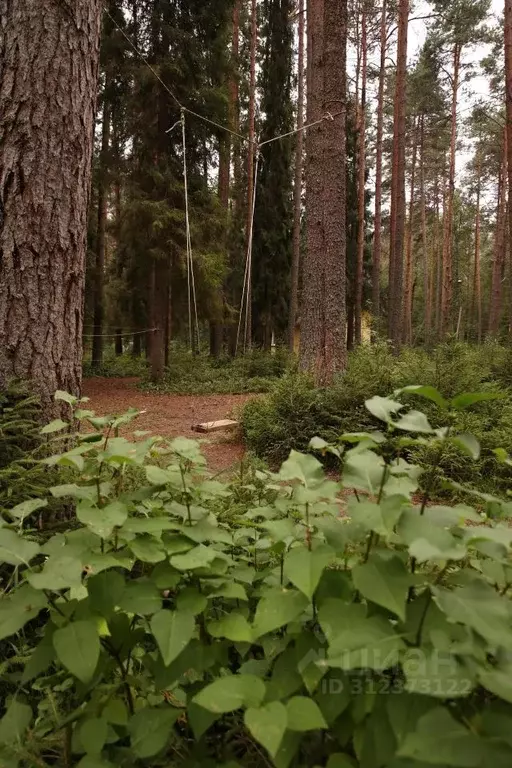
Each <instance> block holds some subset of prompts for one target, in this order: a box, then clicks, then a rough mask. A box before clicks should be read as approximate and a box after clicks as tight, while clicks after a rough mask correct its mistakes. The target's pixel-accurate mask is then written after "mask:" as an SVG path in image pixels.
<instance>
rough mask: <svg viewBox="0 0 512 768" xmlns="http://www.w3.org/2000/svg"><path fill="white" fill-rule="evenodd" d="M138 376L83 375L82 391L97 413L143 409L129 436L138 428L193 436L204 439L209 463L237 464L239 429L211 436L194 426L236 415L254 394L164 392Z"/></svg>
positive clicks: (240, 450)
mask: <svg viewBox="0 0 512 768" xmlns="http://www.w3.org/2000/svg"><path fill="white" fill-rule="evenodd" d="M138 383H139V379H137V378H122V379H118V378H101V377H97V378H90V379H84V382H83V395H84V396H85V397H88V398H90V403H89V406H90V408H91V409H92V410H93V411H95V412H96V414H97V415H98V416H105V415H107V414H116V415H119V414H122V413H125V411H127V410H128V409H129V408H137V410H139V411H141V413H140V415H139V416H138V417H137V419H136V420H135V421H134V422H132V424H130V426H129V428H128V429H126V430H125V432H124V434H125V436H126V437H129V436H131V433H133V431H136V430H149V431H150V432H151V433H152V434H154V435H160V436H161V437H178V436H184V437H190V438H192V439H195V440H199V439H200V440H201V442H202V450H203V453H204V455H205V456H206V459H207V462H208V467H209V468H210V469H212V470H214V471H215V472H220V471H221V470H228V469H230V468H231V467H234V466H235V465H236V464H237V463H238V462H239V461H240V460H241V458H242V456H243V454H244V446H243V444H242V441H241V439H240V435H239V433H238V432H236V431H235V432H234V433H231V434H230V433H229V432H216V433H212V434H210V435H208V436H204V435H200V434H199V433H197V432H194V431H193V429H192V427H193V425H195V424H199V423H201V422H204V421H217V420H220V419H227V418H236V415H237V410H238V409H239V408H240V406H242V405H243V404H244V403H246V402H247V401H248V400H250V399H251V397H254V395H247V394H245V395H162V394H153V393H150V392H142V391H141V390H140V389H138V388H137V384H138Z"/></svg>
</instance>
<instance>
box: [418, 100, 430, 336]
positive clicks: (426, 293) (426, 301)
mask: <svg viewBox="0 0 512 768" xmlns="http://www.w3.org/2000/svg"><path fill="white" fill-rule="evenodd" d="M420 205H421V248H422V252H423V316H424V325H425V341H426V342H427V344H428V343H429V341H430V332H431V327H432V300H431V290H430V289H431V281H430V264H429V258H428V246H427V203H426V199H425V115H424V114H423V115H422V116H421V132H420Z"/></svg>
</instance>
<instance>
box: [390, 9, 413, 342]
mask: <svg viewBox="0 0 512 768" xmlns="http://www.w3.org/2000/svg"><path fill="white" fill-rule="evenodd" d="M408 25H409V0H400V3H399V18H398V49H397V67H396V82H395V99H394V121H393V167H392V184H391V194H392V197H391V227H392V229H391V244H390V246H391V247H390V256H389V310H388V325H389V338H390V339H391V341H392V342H393V344H394V346H395V348H398V347H399V346H400V340H401V326H402V318H403V311H402V310H403V303H402V302H403V297H402V289H403V262H404V235H405V128H406V120H405V117H406V115H405V113H406V76H407V31H408Z"/></svg>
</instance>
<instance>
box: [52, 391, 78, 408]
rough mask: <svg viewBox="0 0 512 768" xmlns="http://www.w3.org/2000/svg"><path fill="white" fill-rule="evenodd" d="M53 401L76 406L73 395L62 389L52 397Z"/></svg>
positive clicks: (75, 398) (76, 401) (76, 399)
mask: <svg viewBox="0 0 512 768" xmlns="http://www.w3.org/2000/svg"><path fill="white" fill-rule="evenodd" d="M53 398H54V400H57V401H61V402H63V403H68V405H76V403H78V398H77V397H75V395H70V394H69V392H64V391H63V390H62V389H58V390H57V392H56V393H55V394H54V396H53Z"/></svg>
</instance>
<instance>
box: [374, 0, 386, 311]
mask: <svg viewBox="0 0 512 768" xmlns="http://www.w3.org/2000/svg"><path fill="white" fill-rule="evenodd" d="M386 50H387V6H386V0H383V2H382V11H381V19H380V67H379V90H378V96H377V138H376V152H377V155H376V160H375V222H374V232H373V258H372V310H373V316H374V319H375V321H378V318H379V315H380V264H381V255H382V150H383V137H384V85H385V82H386Z"/></svg>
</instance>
